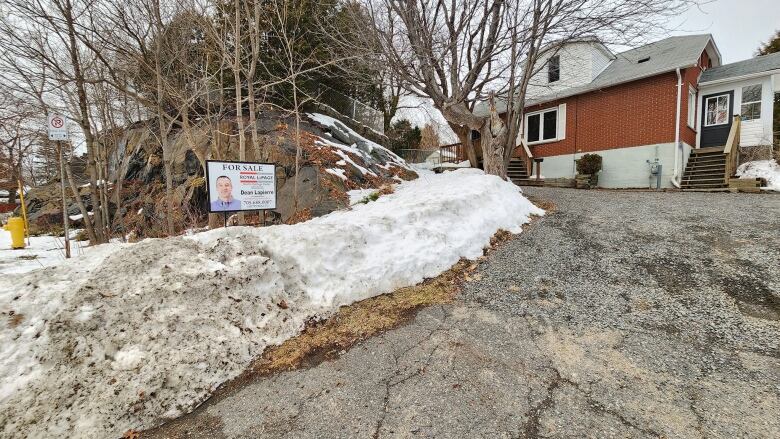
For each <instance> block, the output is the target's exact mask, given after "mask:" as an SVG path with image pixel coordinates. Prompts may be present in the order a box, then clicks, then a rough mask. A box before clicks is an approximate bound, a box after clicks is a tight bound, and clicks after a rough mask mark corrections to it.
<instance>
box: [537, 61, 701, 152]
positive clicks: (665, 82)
mask: <svg viewBox="0 0 780 439" xmlns="http://www.w3.org/2000/svg"><path fill="white" fill-rule="evenodd" d="M708 61H709V60H708V58H706V53H705V54H704V55H703V56H702V59H701V60H700V62H701V63H702V64H700V65H705V66H706V63H707V62H708ZM681 73H682V75H683V86H682V90H681V92H682V96H681V97H682V101H681V106H680V137H681V140H682V141H683V142H686V143H688V144H689V145H695V144H696V131H695V130H694V129H691V128H688V124H687V120H688V87H689V85H693V86H694V88H695V87H696V85H697V84H698V79H699V75H700V73H701V69H700V68H699V66H697V67H691V68H688V69H684V70H683V71H682V72H681ZM676 99H677V74H676V73H675V72H668V73H664V74H661V75H657V76H654V77H651V78H646V79H640V80H638V81H633V82H630V83H626V84H621V85H617V86H614V87H609V88H606V89H603V90H598V91H593V92H590V93H586V94H582V95H578V96H574V97H571V98H566V99H563V100H560V101H556V102H550V103H545V104H541V105H537V106H533V107H529V108H527V109H526V111H528V112H530V111H536V110H542V109H545V108H551V107H555V106H557V105H559V104H561V103H564V102H565V103H566V107H567V108H566V139H564V140H561V141H558V142H552V143H546V144H540V145H535V146H532V147H531V148H532V151H533V153H534V155H535V156H538V157H546V156H554V155H562V154H573V153H579V152H592V151H601V150H606V149H616V148H625V147H631V146H641V145H652V144H657V143H674V138H675V113H676V110H677V102H676Z"/></svg>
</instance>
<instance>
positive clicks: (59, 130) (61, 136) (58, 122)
mask: <svg viewBox="0 0 780 439" xmlns="http://www.w3.org/2000/svg"><path fill="white" fill-rule="evenodd" d="M47 128H48V131H49V140H68V127H67V124H66V123H65V116H63V115H61V114H50V115H49V118H48V120H47Z"/></svg>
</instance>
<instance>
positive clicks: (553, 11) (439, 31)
mask: <svg viewBox="0 0 780 439" xmlns="http://www.w3.org/2000/svg"><path fill="white" fill-rule="evenodd" d="M690 3H691V2H690V1H687V0H644V1H640V2H638V1H635V0H613V1H603V0H488V1H484V0H481V1H480V0H377V1H376V2H372V3H370V7H369V10H370V17H371V22H372V25H373V26H372V27H373V31H374V32H373V34H372V35H371V36H370V38H371V41H379V43H380V45H379V47H380V50H381V54H382V56H383V57H384V59H385V60H386V62H387V64H388V66H389V68H390V69H392V70H393V72H395V74H396V75H398V77H400V78H401V79H402V80H403V84H404V87H405V88H406V89H407V90H408V91H409V92H410V93H412V94H413V95H417V96H421V97H425V98H429V99H431V101H432V102H433V105H434V107H435V108H437V109H438V110H439V111H441V113H442V114H443V115H444V118H445V119H446V120H447V122H448V124H449V125H450V127H451V128H452V129H453V130H454V131H455V133H456V134H457V135H458V137H459V139H460V141H461V143H462V144H463V145H464V146H465V148H466V151H467V154H468V158H469V160H470V161H471V163H472V166H476V164H477V163H478V151H476V150H475V149H474V148H473V147H472V132H475V131H476V132H479V133H480V138H481V139H480V146H481V151H479V152H481V153H482V154H481V158H482V159H483V160H484V168H485V171H486V172H487V173H491V174H497V175H501V176H506V167H507V164H508V161H509V158H510V157H511V151H512V150H513V149H514V147H515V146H516V145H515V143H516V138H517V133H518V131H519V129H520V123H519V121H520V120H522V114H523V108H524V105H525V96H526V91H527V88H528V84H529V82H530V80H531V78H532V77H533V75H534V73H535V72H536V71H538V70H539V69H540V68H541V66H540V65H539V62H538V61H539V60H540V59H541V58H542V57H543V56H545V55H549V53H550V51H556V50H559V49H560V47H562V46H563V45H565V44H566V43H567V42H569V41H572V40H576V39H579V38H582V37H585V36H588V37H597V38H602V39H605V40H608V42H620V43H624V44H625V43H631V42H633V41H636V39H637V38H639V37H640V36H642V35H644V34H646V33H647V32H648V31H649V30H651V29H656V30H657V29H658V28H659V26H660V24H661V23H662V20H663V18H664V17H668V16H670V15H674V14H679V13H680V12H681V11H682V10H684V9H685V8H686V7H687V6H688V5H689V4H690ZM661 27H662V26H661ZM499 97H500V98H501V99H502V100H505V101H508V102H510V103H511V104H510V105H507V112H506V114H505V116H504V118H503V119H502V118H500V117H499V115H498V110H497V106H496V100H497V99H498V98H499ZM484 101H487V103H488V106H487V111H478V108H477V104H478V103H480V102H484ZM505 121H506V122H505Z"/></svg>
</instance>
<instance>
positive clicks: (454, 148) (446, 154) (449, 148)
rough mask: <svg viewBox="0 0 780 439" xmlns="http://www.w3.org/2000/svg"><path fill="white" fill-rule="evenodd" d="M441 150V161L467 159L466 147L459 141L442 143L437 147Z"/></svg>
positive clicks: (454, 161) (455, 161)
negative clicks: (447, 143)
mask: <svg viewBox="0 0 780 439" xmlns="http://www.w3.org/2000/svg"><path fill="white" fill-rule="evenodd" d="M439 151H441V162H442V163H460V162H462V161H464V160H468V157H466V149H465V148H463V145H462V144H460V143H453V144H450V145H444V146H441V147H439Z"/></svg>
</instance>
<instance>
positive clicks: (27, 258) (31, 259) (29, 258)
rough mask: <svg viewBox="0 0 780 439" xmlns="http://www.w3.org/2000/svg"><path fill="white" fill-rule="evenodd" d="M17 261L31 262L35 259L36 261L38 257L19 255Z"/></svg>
mask: <svg viewBox="0 0 780 439" xmlns="http://www.w3.org/2000/svg"><path fill="white" fill-rule="evenodd" d="M17 259H22V260H25V261H33V260H35V259H38V255H21V256H17Z"/></svg>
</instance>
